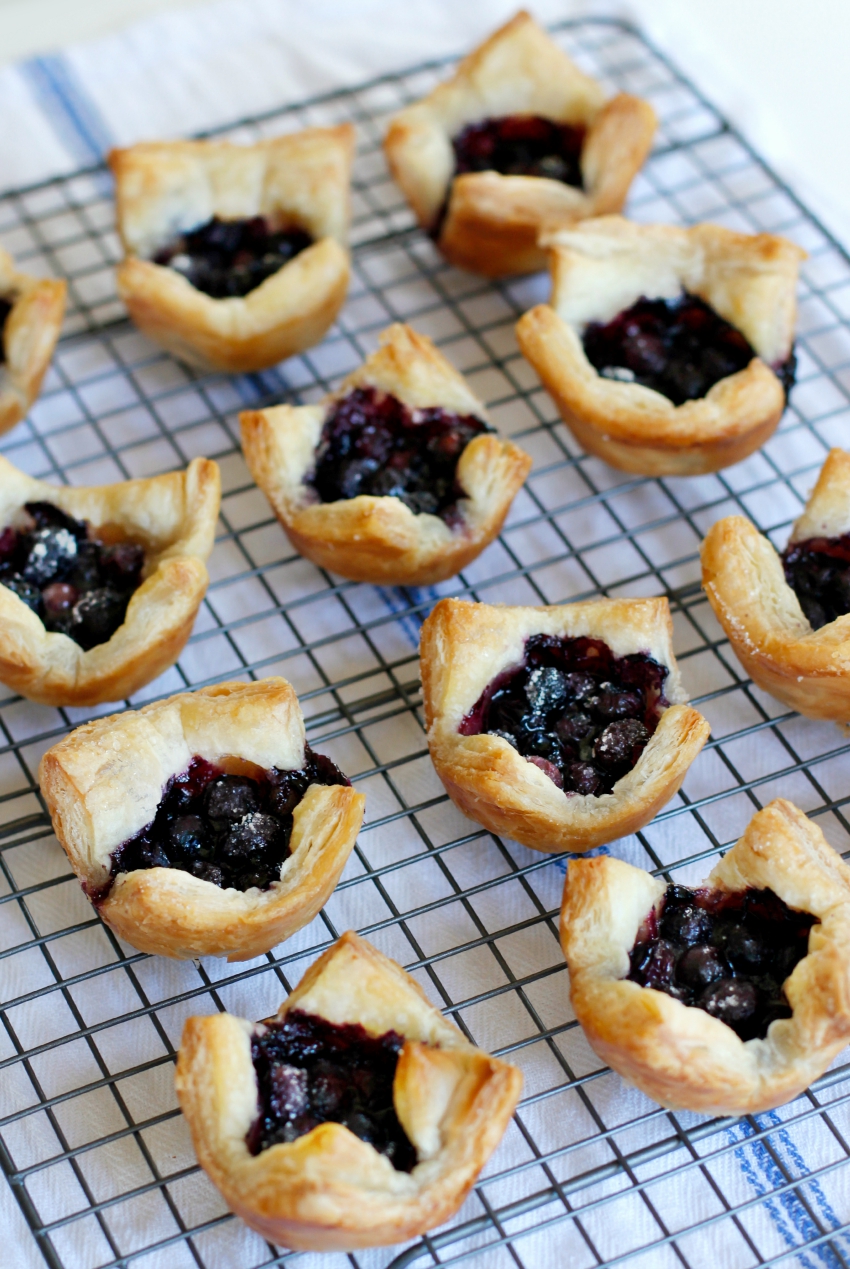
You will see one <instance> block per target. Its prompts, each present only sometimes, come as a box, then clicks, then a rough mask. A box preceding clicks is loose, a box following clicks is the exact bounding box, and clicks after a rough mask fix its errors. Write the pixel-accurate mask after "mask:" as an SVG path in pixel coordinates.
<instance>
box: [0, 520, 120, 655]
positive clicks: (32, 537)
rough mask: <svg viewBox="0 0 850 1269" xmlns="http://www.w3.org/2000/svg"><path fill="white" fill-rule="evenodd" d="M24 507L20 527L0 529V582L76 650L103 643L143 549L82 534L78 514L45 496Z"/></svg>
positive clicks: (86, 531) (114, 627)
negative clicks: (72, 514)
mask: <svg viewBox="0 0 850 1269" xmlns="http://www.w3.org/2000/svg"><path fill="white" fill-rule="evenodd" d="M24 512H25V513H26V522H25V523H24V524H22V525H21V527H19V528H15V527H13V526H9V527H8V528H6V529H4V530H3V532H2V534H0V582H2V583H3V585H5V586H8V588H9V590H11V591H14V593H15V594H16V595H17V596H18V597H19V598H20V599H22V600H23V602H24V603H25V604H26V605H27V606H28V607H29V608H31V609H32V610H33V612H35V613H36V614H37V615H38V616H39V617H40V618H41V619H42V621H43V622H44V625H45V627H46V628H47V629H48V630H50V631H53V632H56V633H59V634H66V635H68V636H69V637H70V638H71V639H73V640H74V641H75V643H78V644H79V645H80V647H82V648H84V649H89V648H93V647H95V646H97V645H98V644H100V643H105V642H106V641H107V640H108V639H110V638H111V637H112V635H113V634H114V633H115V631H116V630H117V629H118V627H119V626H120V625H121V624H122V623H123V621H124V617H125V614H126V612H127V605H128V603H129V602H130V598H131V596H132V594H133V591H135V590H136V589H137V587H138V586H139V584H140V583H141V580H142V568H143V566H144V562H145V554H144V549H143V548H142V547H141V546H140V545H139V544H138V543H137V542H122V543H118V544H114V545H111V546H106V545H104V544H103V543H102V542H98V541H97V540H96V539H94V538H91V537H89V526H88V525H87V524H86V522H85V521H84V520H75V519H74V518H73V517H72V516H69V515H68V514H67V513H66V512H64V511H62V510H61V509H60V508H59V507H55V506H53V505H52V504H51V503H49V502H28V503H26V504H25V507H24Z"/></svg>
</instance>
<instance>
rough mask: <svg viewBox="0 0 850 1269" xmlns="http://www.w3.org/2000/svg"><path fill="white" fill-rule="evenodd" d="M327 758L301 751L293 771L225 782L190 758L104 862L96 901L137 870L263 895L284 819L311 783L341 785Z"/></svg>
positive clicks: (275, 864) (283, 836)
mask: <svg viewBox="0 0 850 1269" xmlns="http://www.w3.org/2000/svg"><path fill="white" fill-rule="evenodd" d="M349 783H350V781H349V780H348V779H347V778H346V777H345V776H344V775H343V774H342V772H341V771H340V770H339V769H338V768H337V767H335V766H334V764H333V763H332V762H331V760H330V759H329V758H325V757H323V755H322V754H318V753H313V751H312V750H311V749H310V748H309V747H308V748H307V749H306V750H305V757H304V766H303V767H302V768H301V769H300V770H298V771H283V770H280V769H279V768H277V767H273V768H272V769H271V770H269V771H266V772H264V773H263V774H262V776H261V777H260V778H258V779H250V778H249V777H248V776H241V775H226V774H225V773H224V772H222V771H221V770H220V769H219V768H218V767H216V766H214V765H213V764H212V763H210V762H206V761H205V760H204V759H203V758H193V759H192V761H191V763H190V764H189V767H188V768H187V770H186V771H184V772H183V773H182V775H179V776H175V777H174V778H173V779H171V780H169V782H168V785H167V787H166V790H165V793H164V795H163V798H162V801H161V802H160V804H159V806H158V808H157V812H156V817H155V818H154V820H153V821H152V822H151V823H150V824H148V825H147V826H146V827H145V828H143V829H142V830H141V832H139V833H136V835H135V836H134V837H131V838H130V839H129V840H128V841H126V842H124V843H123V844H122V845H121V846H119V847H118V849H117V850H116V851H115V852H114V853H113V855H112V863H111V870H110V876H109V880H108V882H107V884H106V885H105V886H104V887H102V888H101V889H100V890H99V891H98V892H97V893H96V894H93V893H92V894H90V897H91V898H92V899H93V900H94V901H95V902H101V901H102V900H103V899H104V898H105V897H106V895H107V894H108V893H109V891H110V889H111V887H112V883H113V881H114V880H115V877H116V876H117V875H118V873H121V872H133V871H135V870H136V869H137V868H179V869H180V870H181V871H183V872H188V873H191V874H192V876H193V877H199V878H200V879H201V880H202V881H210V882H212V884H213V885H214V886H220V887H221V888H222V889H223V890H228V889H231V888H232V889H235V890H250V889H251V888H252V887H254V886H256V887H257V888H258V889H260V890H266V889H268V887H269V886H270V885H271V884H272V882H274V881H277V880H279V878H280V868H281V864H282V863H283V862H284V860H286V859H288V858H289V853H290V852H289V841H290V838H291V836H292V824H293V820H292V816H293V812H294V810H295V808H296V807H297V806H298V803H299V802H300V801H301V799H302V798H303V797H304V794H305V793H306V792H307V789H308V787H309V786H310V785H311V784H325V785H328V784H349Z"/></svg>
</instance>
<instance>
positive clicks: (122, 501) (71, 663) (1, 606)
mask: <svg viewBox="0 0 850 1269" xmlns="http://www.w3.org/2000/svg"><path fill="white" fill-rule="evenodd" d="M220 498H221V481H220V477H219V470H218V465H217V464H216V463H214V462H212V461H210V460H209V459H206V458H195V459H193V460H192V462H191V463H190V464H189V466H188V467H187V469H186V470H185V471H182V472H169V473H168V474H167V475H164V476H152V477H150V478H148V479H143V480H126V481H120V482H118V483H116V484H113V485H96V486H90V487H88V488H86V487H75V486H72V485H51V484H48V483H47V482H46V481H43V480H35V479H34V478H33V477H31V476H27V475H26V474H25V473H24V472H22V471H19V470H18V469H17V468H16V467H13V466H12V464H11V463H10V462H8V461H7V460H6V459H5V458H2V457H0V527H4V526H6V525H8V524H9V523H10V522H11V521H12V520H13V519H14V517H15V515H16V514H17V513H18V512H19V511H20V509H21V508H22V507H23V505H24V504H25V503H27V502H37V501H45V502H51V503H53V504H54V506H57V507H60V508H61V509H62V510H63V511H65V512H67V513H68V514H69V515H72V516H75V517H76V518H78V519H81V520H87V521H89V523H90V524H91V525H93V527H94V528H95V529H96V530H98V531H102V533H103V536H104V537H105V538H108V540H110V541H112V540H115V541H120V540H131V541H136V542H140V543H141V544H142V546H144V548H145V567H144V570H143V573H142V577H143V581H142V584H141V586H139V588H138V590H136V591H135V592H134V594H133V596H132V598H131V599H130V603H129V606H128V608H127V615H126V617H125V619H124V622H123V624H122V625H121V626H119V627H118V629H117V630H116V632H115V634H114V635H113V636H112V638H111V639H109V640H108V641H107V642H106V643H101V644H98V645H97V646H96V647H94V648H91V649H90V650H89V651H88V652H84V651H83V649H82V648H81V647H80V646H79V644H77V643H75V642H74V641H73V639H70V638H69V637H68V636H67V635H64V634H52V633H50V632H49V631H47V630H46V629H45V627H44V623H43V622H42V621H41V619H40V617H38V616H36V614H35V613H34V612H33V611H32V610H31V609H30V608H28V607H27V605H26V604H25V603H24V602H23V600H21V599H19V598H18V596H17V595H16V594H14V592H13V591H11V590H9V589H8V588H7V587H6V586H3V585H2V584H0V633H2V639H0V681H2V682H3V683H6V684H7V685H8V686H9V687H11V688H14V690H15V691H17V692H20V693H21V694H22V695H23V696H26V697H28V698H29V700H32V701H37V702H39V703H40V704H42V705H98V704H100V703H102V702H103V701H116V700H121V699H122V698H124V697H127V696H132V695H133V693H134V692H137V691H138V690H139V689H140V688H141V687H144V685H145V684H146V683H149V682H150V681H151V679H155V678H156V676H157V675H158V674H161V673H162V671H163V670H166V669H167V668H168V666H169V665H172V664H173V663H174V662H175V661H176V660H177V658H178V656H179V655H180V653H181V652H182V650H183V647H184V646H185V644H186V640H187V639H188V638H189V635H190V634H191V632H192V626H193V624H194V621H195V617H196V615H197V612H198V608H199V606H200V603H201V600H202V599H203V597H204V594H205V592H206V589H207V583H208V580H209V579H208V577H207V570H206V567H205V561H206V559H207V558H208V557H209V554H210V551H211V550H212V546H213V538H214V535H215V526H216V520H217V518H218V508H219V502H220Z"/></svg>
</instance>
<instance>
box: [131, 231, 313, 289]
mask: <svg viewBox="0 0 850 1269" xmlns="http://www.w3.org/2000/svg"><path fill="white" fill-rule="evenodd" d="M312 242H313V239H312V238H311V237H310V235H309V234H308V233H305V232H304V230H303V229H284V230H274V229H272V227H271V225H270V224H269V222H268V221H267V220H266V219H265V217H264V216H251V217H249V218H247V219H245V220H219V218H218V217H217V216H215V217H213V219H212V220H209V221H207V223H206V224H205V225H200V226H199V227H198V228H197V229H192V230H191V231H190V232H188V233H184V234H182V235H181V236H180V237H179V238H177V239H175V240H174V241H173V242H170V243H169V244H168V246H166V247H163V248H162V249H161V250H160V251H158V252H157V253H156V255H155V256H154V263H155V264H163V265H167V266H168V267H169V268H171V269H176V270H177V272H178V273H182V275H183V277H185V278H187V279H188V281H189V282H191V283H192V286H194V287H196V288H197V290H199V291H204V292H205V293H206V294H207V295H211V296H212V297H213V299H216V300H222V299H226V298H227V297H228V296H234V295H248V293H249V292H250V291H253V290H254V289H255V288H256V287H258V286H259V285H260V283H261V282H265V280H266V278H270V277H271V276H272V274H273V273H277V271H278V269H282V268H283V266H284V265H285V264H288V263H289V261H290V260H292V259H294V257H295V256H297V255H298V253H299V252H300V251H303V250H304V249H305V248H306V247H309V246H310V245H311V244H312Z"/></svg>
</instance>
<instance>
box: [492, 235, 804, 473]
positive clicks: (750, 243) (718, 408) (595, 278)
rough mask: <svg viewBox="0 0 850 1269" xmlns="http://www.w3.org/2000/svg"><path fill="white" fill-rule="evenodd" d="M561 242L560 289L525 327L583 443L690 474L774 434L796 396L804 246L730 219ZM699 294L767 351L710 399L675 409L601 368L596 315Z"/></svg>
mask: <svg viewBox="0 0 850 1269" xmlns="http://www.w3.org/2000/svg"><path fill="white" fill-rule="evenodd" d="M544 241H545V242H546V243H547V245H548V246H549V248H550V262H549V263H550V270H551V274H552V295H551V298H550V302H549V304H540V305H538V306H537V307H536V308H533V309H531V310H530V311H529V312H528V313H526V314H525V315H524V316H523V317H521V318H520V320H519V322H518V323H517V328H516V334H517V339H518V341H519V346H520V349H521V350H522V352H523V354H524V355H525V357H526V358H527V359H528V361H530V362H531V364H532V366H534V368H535V370H536V371H537V373H538V374H539V375H540V378H541V379H542V380H543V384H544V387H545V388H546V389H547V391H548V392H549V393H550V395H551V396H552V398H553V399H554V401H555V404H556V405H557V407H558V410H559V412H560V414H561V417H562V418H563V420H564V422H565V423H566V424H567V426H568V427H569V428H570V430H571V431H572V432H573V435H574V436H575V438H576V440H577V441H579V442H580V444H581V445H583V446H584V448H585V449H586V450H588V451H589V452H590V453H591V454H596V455H597V456H598V457H599V458H604V459H605V461H606V462H608V463H610V464H611V466H612V467H619V468H621V469H622V470H623V471H631V472H639V473H641V474H642V475H646V476H673V475H682V476H691V475H696V474H698V473H701V472H709V471H717V470H719V469H720V468H721V467H728V466H729V465H730V464H732V463H737V462H739V461H740V460H741V459H743V458H746V457H747V455H748V454H751V453H753V451H754V450H756V449H758V448H759V447H760V446H762V445H764V443H765V441H767V440H768V438H769V437H770V436H771V435H772V434H773V432H774V431H775V429H776V426H777V424H778V423H779V420H780V418H781V417H782V412H783V410H784V409H785V393H784V391H783V387H782V384H781V382H780V380H779V378H778V377H777V375H776V374H775V373H774V371H773V369H772V367H774V366H777V367H778V366H779V365H780V364H781V363H782V362H784V361H785V359H786V358H787V357H788V356H789V354H790V353H791V350H792V347H793V342H794V323H795V317H796V298H795V291H796V283H797V271H798V268H799V263H800V261H801V260H802V259H803V258H804V257H805V252H803V251H802V250H801V249H800V248H799V247H797V246H795V245H794V243H792V242H789V241H788V240H787V239H785V238H780V237H777V236H775V235H773V234H752V235H750V234H739V233H733V231H732V230H730V229H724V228H722V227H721V226H719V225H709V224H703V225H694V226H693V227H692V228H690V229H681V228H679V227H678V226H675V225H636V224H632V223H631V222H630V221H627V220H624V219H623V218H622V217H620V216H606V217H604V218H602V219H600V220H597V221H593V222H592V223H588V224H583V225H576V226H574V227H573V228H570V229H559V230H557V231H556V232H553V233H551V234H549V235H547V236H546V237H545V239H544ZM682 290H685V291H688V292H689V293H691V294H693V295H697V296H699V297H700V298H701V299H703V300H704V301H705V302H706V303H707V304H709V305H711V307H712V308H713V309H714V310H715V312H717V313H718V314H719V315H720V316H721V317H722V318H725V320H726V321H727V322H729V323H731V325H733V326H735V327H736V328H737V329H738V330H739V331H740V332H741V333H742V334H743V335H745V336H746V338H747V339H748V340H749V342H750V344H751V345H752V347H753V348H754V350H755V351H756V353H757V354H758V356H757V357H756V358H754V359H753V360H752V361H751V362H750V364H749V365H748V366H747V367H746V368H745V369H744V370H741V371H739V372H738V373H737V374H734V375H729V376H728V377H727V378H725V379H721V380H720V381H719V383H716V384H715V385H714V387H712V388H711V389H710V390H709V391H708V393H707V394H706V395H705V396H704V397H700V398H698V399H695V400H692V401H685V402H684V403H683V404H682V405H679V406H676V405H674V404H673V402H672V401H670V400H669V399H668V398H667V397H665V396H663V395H662V394H661V393H660V392H656V391H655V390H654V389H652V388H647V387H644V386H643V385H642V384H639V383H623V382H619V381H617V380H614V379H607V378H604V377H603V376H601V375H600V374H598V372H597V371H596V369H595V368H594V367H593V366H592V365H591V363H590V362H589V360H588V358H587V356H586V355H585V351H584V347H583V345H582V333H583V330H584V328H585V326H586V325H587V324H588V323H589V322H609V321H611V319H612V318H613V317H615V316H616V315H617V314H618V313H620V312H622V311H623V310H624V309H627V308H630V307H631V305H632V304H634V303H635V302H636V301H637V300H638V299H640V298H641V296H646V297H647V298H648V299H672V298H674V297H676V296H678V295H679V294H680V293H681V292H682Z"/></svg>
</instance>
